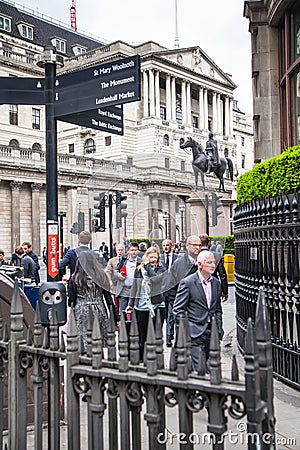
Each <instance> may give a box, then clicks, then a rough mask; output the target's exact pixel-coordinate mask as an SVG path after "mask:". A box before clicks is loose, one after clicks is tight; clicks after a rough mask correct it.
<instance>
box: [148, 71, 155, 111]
mask: <svg viewBox="0 0 300 450" xmlns="http://www.w3.org/2000/svg"><path fill="white" fill-rule="evenodd" d="M154 92H155V90H154V73H153V70H152V69H150V70H149V95H150V116H152V117H153V116H154V115H155V95H154Z"/></svg>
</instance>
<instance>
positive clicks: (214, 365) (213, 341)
mask: <svg viewBox="0 0 300 450" xmlns="http://www.w3.org/2000/svg"><path fill="white" fill-rule="evenodd" d="M208 362H209V369H210V382H211V384H221V380H222V368H221V349H220V338H219V330H218V325H217V321H216V318H215V317H213V318H212V320H211V334H210V344H209V361H208Z"/></svg>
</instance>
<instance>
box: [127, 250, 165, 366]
mask: <svg viewBox="0 0 300 450" xmlns="http://www.w3.org/2000/svg"><path fill="white" fill-rule="evenodd" d="M165 271H166V269H165V268H164V267H163V266H162V264H161V262H160V255H159V251H158V249H157V248H156V247H150V248H148V250H147V251H146V253H145V255H144V256H143V262H142V263H141V264H140V265H139V266H138V267H137V268H136V270H135V273H134V280H133V284H132V288H131V291H130V299H129V303H128V306H127V308H126V312H127V313H129V312H131V311H132V309H133V308H134V309H135V312H136V318H137V324H138V329H139V343H140V360H141V361H142V360H143V359H144V348H145V342H146V338H147V326H148V320H149V314H150V317H151V318H152V319H153V320H154V326H155V319H156V316H157V314H160V318H161V325H163V321H164V318H165V302H164V296H163V293H162V288H161V286H162V280H163V277H164V273H165Z"/></svg>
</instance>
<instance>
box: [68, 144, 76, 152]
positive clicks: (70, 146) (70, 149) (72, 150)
mask: <svg viewBox="0 0 300 450" xmlns="http://www.w3.org/2000/svg"><path fill="white" fill-rule="evenodd" d="M69 153H75V144H69Z"/></svg>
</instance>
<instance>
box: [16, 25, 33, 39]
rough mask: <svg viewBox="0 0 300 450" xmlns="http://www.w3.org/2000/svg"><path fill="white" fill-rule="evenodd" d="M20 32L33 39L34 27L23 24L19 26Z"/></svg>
mask: <svg viewBox="0 0 300 450" xmlns="http://www.w3.org/2000/svg"><path fill="white" fill-rule="evenodd" d="M18 28H19V32H20V34H21V36H22V37H23V38H27V39H33V28H32V27H30V26H29V25H25V24H22V25H20V26H18Z"/></svg>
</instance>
